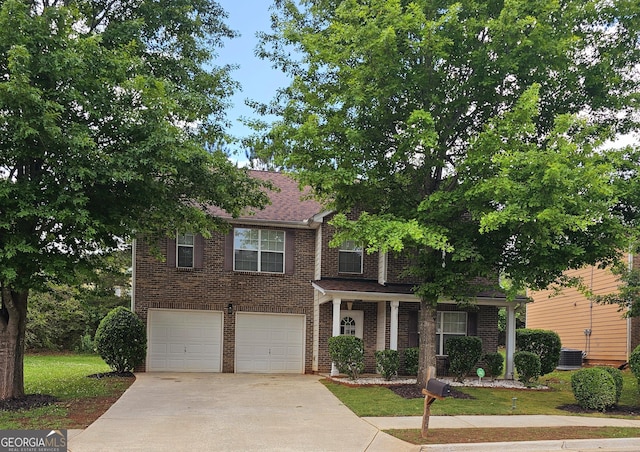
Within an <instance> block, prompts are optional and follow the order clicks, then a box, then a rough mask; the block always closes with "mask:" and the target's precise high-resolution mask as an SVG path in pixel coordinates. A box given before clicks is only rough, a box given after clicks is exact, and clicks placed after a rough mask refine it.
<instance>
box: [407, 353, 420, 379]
mask: <svg viewBox="0 0 640 452" xmlns="http://www.w3.org/2000/svg"><path fill="white" fill-rule="evenodd" d="M419 359H420V348H418V347H411V348H405V349H404V370H405V372H406V373H407V375H418V361H419Z"/></svg>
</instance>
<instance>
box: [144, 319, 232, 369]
mask: <svg viewBox="0 0 640 452" xmlns="http://www.w3.org/2000/svg"><path fill="white" fill-rule="evenodd" d="M148 331H149V340H148V350H147V370H148V371H173V372H221V371H222V359H221V356H222V313H221V312H212V311H179V310H158V309H150V310H149V319H148Z"/></svg>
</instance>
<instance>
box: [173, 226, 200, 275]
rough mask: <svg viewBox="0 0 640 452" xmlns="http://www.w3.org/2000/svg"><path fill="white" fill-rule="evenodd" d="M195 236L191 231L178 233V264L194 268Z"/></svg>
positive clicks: (179, 266) (180, 266) (182, 266)
mask: <svg viewBox="0 0 640 452" xmlns="http://www.w3.org/2000/svg"><path fill="white" fill-rule="evenodd" d="M194 247H195V236H194V235H193V234H191V233H185V234H180V233H179V234H178V237H177V240H176V257H177V259H176V266H177V267H178V268H193V262H194V261H193V258H194Z"/></svg>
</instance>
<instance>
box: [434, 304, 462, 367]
mask: <svg viewBox="0 0 640 452" xmlns="http://www.w3.org/2000/svg"><path fill="white" fill-rule="evenodd" d="M451 313H455V314H464V319H465V327H464V334H463V333H451V332H447V331H444V329H443V325H444V316H445V314H451ZM437 314H438V315H437V316H436V338H438V336H440V337H439V339H440V340H439V344H440V349H439V350H436V355H438V356H445V355H446V353H445V351H444V336H445V335H449V336H467V335H468V333H469V332H468V330H467V328H468V324H469V314H468V313H467V312H462V311H438V312H437ZM438 317H439V318H440V321H439V322H438ZM436 343H438V342H436Z"/></svg>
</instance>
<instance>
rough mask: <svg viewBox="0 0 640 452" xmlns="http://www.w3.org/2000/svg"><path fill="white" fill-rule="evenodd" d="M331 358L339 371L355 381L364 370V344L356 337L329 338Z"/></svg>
mask: <svg viewBox="0 0 640 452" xmlns="http://www.w3.org/2000/svg"><path fill="white" fill-rule="evenodd" d="M329 356H330V357H331V361H333V363H334V364H335V365H336V367H337V368H338V371H339V372H341V373H345V374H347V375H348V376H349V378H351V379H352V380H355V379H356V378H358V375H359V374H360V373H361V372H362V371H363V370H364V343H363V342H362V339H360V338H359V337H355V336H334V337H330V338H329Z"/></svg>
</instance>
